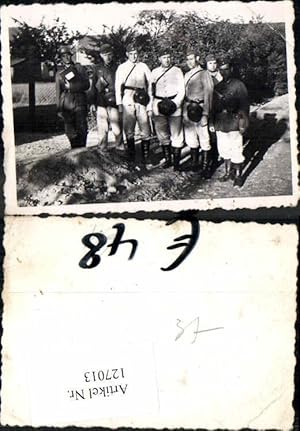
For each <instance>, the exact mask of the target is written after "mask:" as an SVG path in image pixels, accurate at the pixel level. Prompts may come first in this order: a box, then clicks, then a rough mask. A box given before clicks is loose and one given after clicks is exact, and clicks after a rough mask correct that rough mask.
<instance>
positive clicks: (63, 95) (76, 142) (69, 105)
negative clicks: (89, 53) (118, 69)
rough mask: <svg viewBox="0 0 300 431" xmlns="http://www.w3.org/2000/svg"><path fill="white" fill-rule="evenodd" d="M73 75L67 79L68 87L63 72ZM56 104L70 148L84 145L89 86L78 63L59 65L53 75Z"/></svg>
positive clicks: (85, 75) (84, 72) (86, 76)
mask: <svg viewBox="0 0 300 431" xmlns="http://www.w3.org/2000/svg"><path fill="white" fill-rule="evenodd" d="M66 70H67V71H68V72H69V73H70V72H71V73H73V74H74V75H75V76H74V78H73V79H71V80H70V81H69V83H70V88H69V89H67V88H66V85H65V78H64V72H65V71H66ZM55 83H56V106H57V109H58V111H60V112H61V113H62V116H63V119H64V123H65V133H66V135H67V137H68V139H69V141H70V143H71V146H72V148H75V147H84V146H85V145H86V137H87V127H88V126H87V97H86V91H87V90H88V88H89V86H90V82H89V77H88V74H87V72H86V70H85V69H84V67H83V66H81V65H80V64H79V63H76V64H74V63H71V64H70V66H64V67H60V68H59V69H58V71H57V73H56V76H55Z"/></svg>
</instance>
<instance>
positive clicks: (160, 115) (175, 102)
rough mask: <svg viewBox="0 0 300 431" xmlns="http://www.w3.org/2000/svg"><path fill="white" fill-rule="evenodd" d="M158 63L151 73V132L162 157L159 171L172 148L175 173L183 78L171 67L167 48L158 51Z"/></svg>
mask: <svg viewBox="0 0 300 431" xmlns="http://www.w3.org/2000/svg"><path fill="white" fill-rule="evenodd" d="M159 62H160V66H159V67H157V68H155V69H154V70H153V71H152V86H153V107H152V109H153V118H154V124H155V130H156V134H157V137H158V140H159V143H160V145H161V146H162V149H163V154H164V158H165V162H164V164H163V168H168V167H170V166H172V158H171V148H172V147H173V151H174V170H175V171H178V170H179V162H180V155H181V149H182V147H183V130H182V102H183V99H184V77H183V73H182V71H181V70H180V69H179V67H176V66H174V65H173V63H172V58H171V53H170V50H169V48H167V47H162V48H161V49H160V52H159Z"/></svg>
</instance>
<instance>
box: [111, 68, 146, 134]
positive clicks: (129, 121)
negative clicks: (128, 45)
mask: <svg viewBox="0 0 300 431" xmlns="http://www.w3.org/2000/svg"><path fill="white" fill-rule="evenodd" d="M133 67H134V69H133ZM132 69H133V70H132ZM131 70H132V72H131V73H130V75H129V72H130V71H131ZM128 75H129V76H128ZM127 76H128V79H127V80H126V78H127ZM125 81H126V82H125ZM124 84H125V86H129V87H136V88H143V89H145V90H146V91H147V93H148V95H149V97H151V72H150V69H149V67H148V66H147V65H146V64H145V63H142V62H137V63H132V62H131V61H129V60H127V61H125V62H124V63H122V64H120V66H119V67H118V69H117V72H116V84H115V85H116V102H117V105H123V127H124V132H125V135H126V138H127V140H128V139H133V138H134V131H135V125H136V122H137V123H138V126H139V129H140V134H141V138H142V139H143V140H147V139H150V126H149V119H148V114H147V111H148V110H150V109H151V101H150V102H149V104H148V105H147V106H143V105H141V104H140V103H135V101H134V100H133V96H134V93H135V91H134V89H125V90H124V94H123V95H122V85H124Z"/></svg>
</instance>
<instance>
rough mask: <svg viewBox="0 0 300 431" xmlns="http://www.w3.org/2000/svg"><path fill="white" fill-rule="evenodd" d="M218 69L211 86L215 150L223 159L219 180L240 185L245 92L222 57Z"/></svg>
mask: <svg viewBox="0 0 300 431" xmlns="http://www.w3.org/2000/svg"><path fill="white" fill-rule="evenodd" d="M220 72H221V74H222V76H223V81H222V82H220V83H219V84H218V85H217V86H216V87H215V90H214V101H213V106H214V119H213V122H214V128H215V130H216V134H217V143H218V151H219V154H220V156H221V157H222V158H223V159H224V162H225V172H224V175H223V176H222V178H221V179H220V180H221V181H228V180H229V179H230V178H232V179H234V185H235V186H238V187H241V186H242V184H243V182H242V164H243V162H244V156H243V134H244V133H245V131H246V129H247V127H248V125H249V100H248V92H247V89H246V87H245V85H244V84H243V82H241V81H240V80H239V79H236V78H233V77H232V66H231V64H230V62H229V60H227V59H225V60H223V62H222V63H221V64H220ZM232 168H233V170H232ZM232 173H233V175H232Z"/></svg>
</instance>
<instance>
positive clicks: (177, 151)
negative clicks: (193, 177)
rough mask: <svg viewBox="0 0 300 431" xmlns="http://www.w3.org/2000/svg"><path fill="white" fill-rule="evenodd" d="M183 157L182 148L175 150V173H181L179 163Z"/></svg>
mask: <svg viewBox="0 0 300 431" xmlns="http://www.w3.org/2000/svg"><path fill="white" fill-rule="evenodd" d="M180 156H181V148H174V165H173V166H174V171H175V172H178V171H180V166H179V162H180V158H181V157H180Z"/></svg>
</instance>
